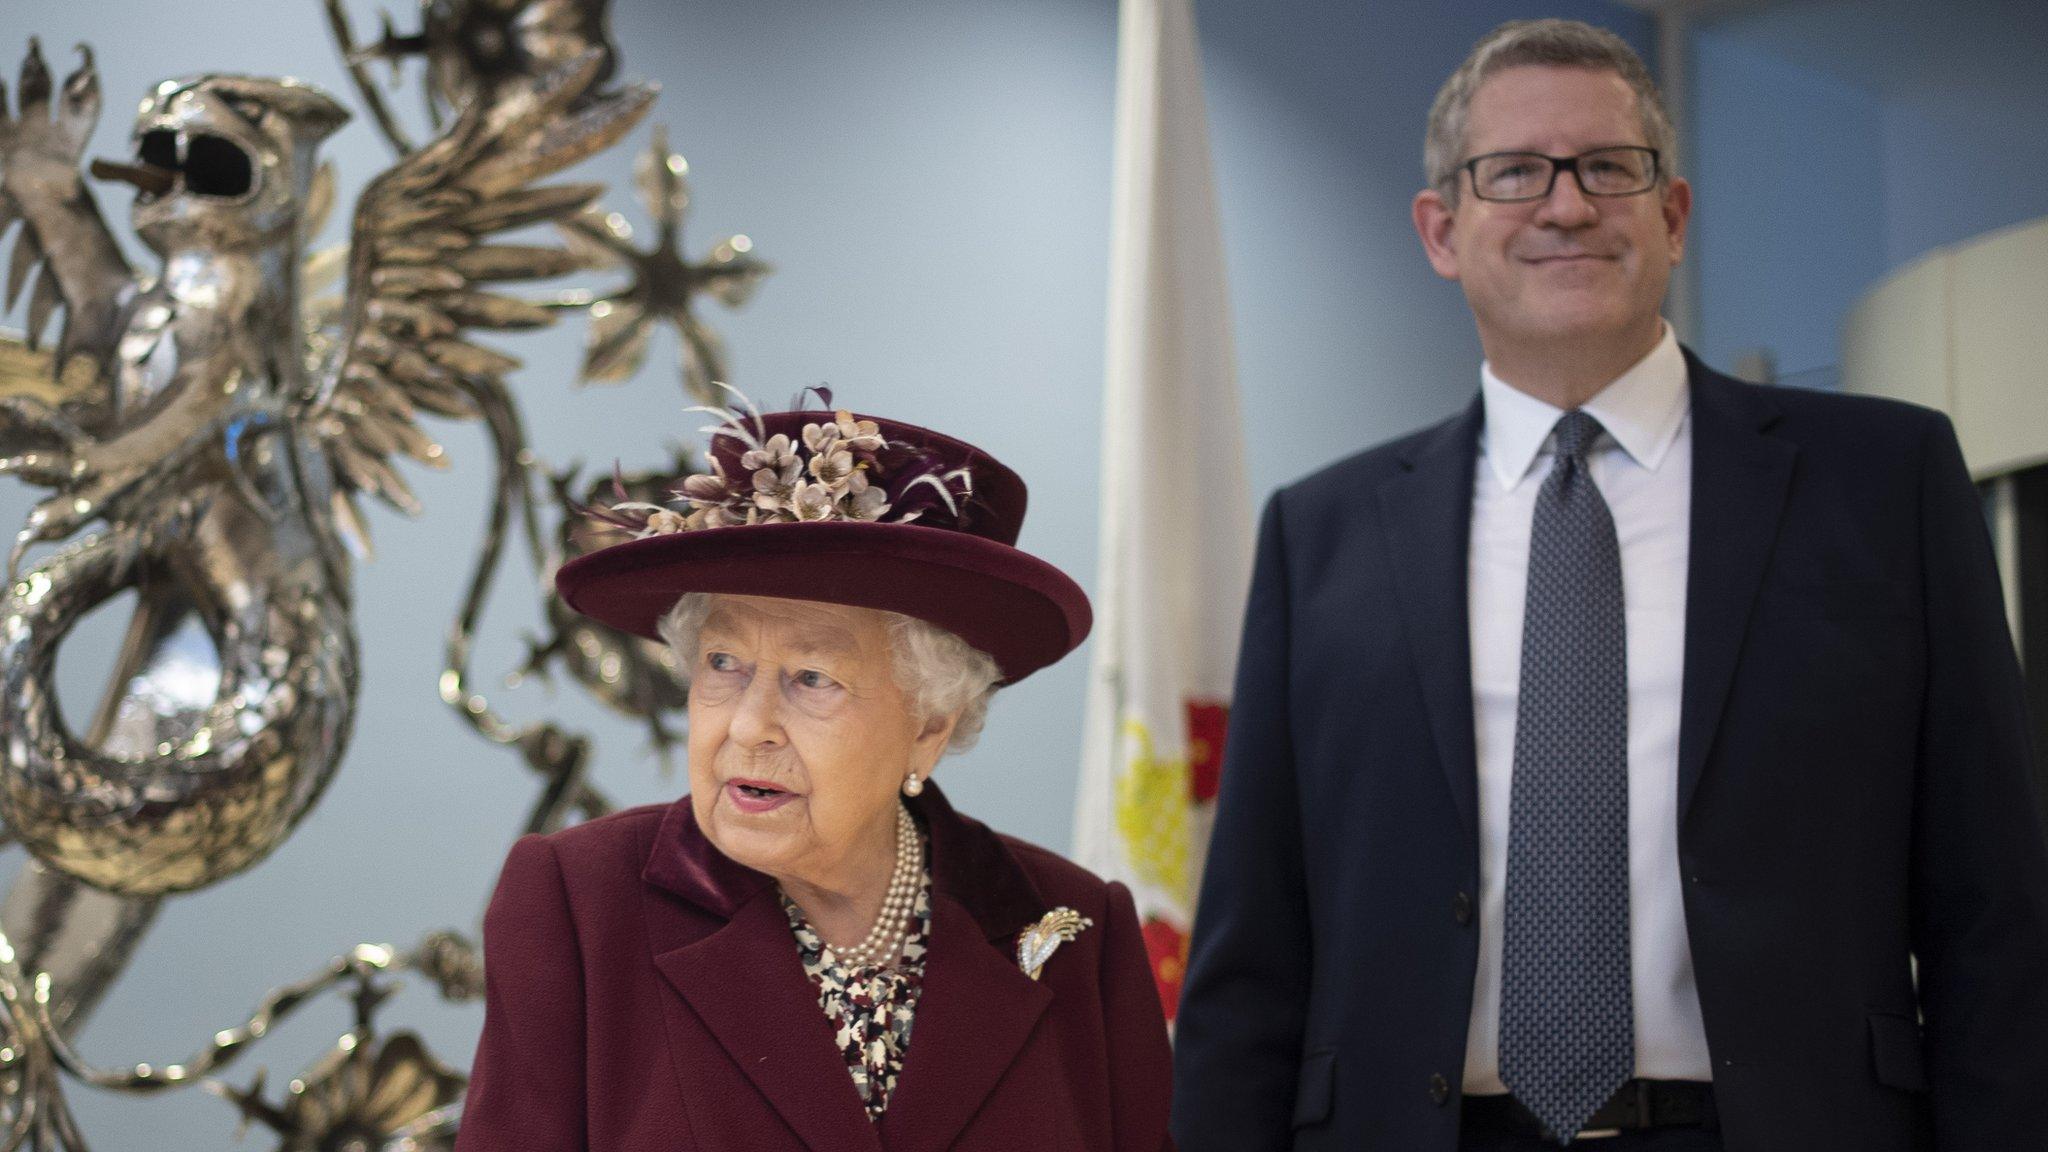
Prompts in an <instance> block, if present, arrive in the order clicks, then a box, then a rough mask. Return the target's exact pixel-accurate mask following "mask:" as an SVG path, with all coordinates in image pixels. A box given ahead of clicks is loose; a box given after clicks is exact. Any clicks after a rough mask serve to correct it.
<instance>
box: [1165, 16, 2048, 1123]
mask: <svg viewBox="0 0 2048 1152" xmlns="http://www.w3.org/2000/svg"><path fill="white" fill-rule="evenodd" d="M1670 150H1671V129H1670V127H1669V123H1668V120H1667V119H1666V116H1665V114H1664V112H1663V110H1662V108H1661V106H1660V102H1659V98H1658V96H1657V93H1656V90H1655V87H1654V85H1653V84H1652V82H1651V80H1650V78H1649V76H1648V74H1647V72H1646V70H1645V69H1644V68H1643V66H1642V63H1641V61H1640V60H1639V59H1638V58H1637V57H1636V56H1635V54H1634V53H1633V52H1632V51H1631V50H1630V49H1629V48H1628V47H1627V46H1626V45H1625V44H1624V43H1623V42H1622V41H1620V40H1619V39H1618V38H1616V37H1614V36H1612V35H1611V34H1609V33H1606V32H1603V31H1600V30H1597V29H1593V28H1590V27H1588V26H1586V25H1582V24H1576V23H1570V22H1564V21H1533V22H1525V23H1517V24H1510V25H1504V26H1503V27H1501V28H1500V29H1497V30H1495V32H1494V33H1492V34H1490V35H1489V36H1488V37H1487V38H1486V39H1484V40H1482V41H1481V42H1480V43H1479V45H1478V46H1477V47H1476V48H1475V49H1474V51H1473V54H1472V56H1471V57H1470V58H1468V60H1467V61H1466V62H1465V64H1464V65H1463V66H1462V67H1461V68H1460V69H1459V70H1458V72H1457V73H1455V74H1454V75H1453V76H1452V77H1451V79H1450V80H1449V81H1448V82H1447V83H1446V84H1445V86H1444V89H1443V91H1442V93H1441V94H1440V95H1439V97H1438V99H1437V102H1436V106H1435V108H1434V109H1433V110H1432V113H1431V118H1430V128H1429V140H1428V145H1427V150H1426V151H1427V158H1426V159H1427V165H1428V168H1429V172H1428V176H1429V180H1430V186H1429V187H1428V188H1427V189H1426V190H1425V191H1423V192H1422V193H1420V194H1419V195H1417V197H1416V198H1415V207H1414V215H1415V225H1416V230H1417V232H1418V233H1419V234H1420V236H1421V239H1422V243H1423V247H1424V248H1425V250H1426V251H1427V254H1428V257H1429V260H1430V263H1431V265H1432V266H1433V267H1434V268H1435V269H1436V271H1437V272H1438V273H1439V274H1441V275H1443V276H1445V277H1447V278H1450V279H1453V280H1456V281H1457V282H1458V283H1459V284H1460V285H1461V286H1462V288H1463V290H1464V292H1465V295H1466V298H1467V300H1468V302H1469V304H1470V306H1471V308H1472V314H1473V318H1474V320H1475V322H1476V324H1477V327H1478V331H1479V336H1480V342H1481V345H1482V346H1483V348H1484V350H1485V354H1486V361H1485V364H1484V365H1482V366H1481V368H1480V379H1481V384H1480V395H1479V397H1478V398H1477V399H1475V400H1474V402H1473V403H1472V404H1471V405H1470V406H1469V407H1468V408H1467V409H1466V410H1465V411H1464V412H1463V413H1462V414H1460V415H1458V416H1456V417H1453V418H1452V419H1450V420H1448V421H1446V422H1445V423H1443V424H1440V425H1437V426H1436V427H1433V428H1429V429H1426V430H1424V431H1422V432H1420V433H1417V434H1414V435H1411V436H1408V437H1406V438H1404V439H1401V440H1397V441H1395V442H1393V443H1391V444H1387V445H1384V446H1381V447H1378V448H1375V449H1372V450H1370V451H1368V452H1365V453H1362V454H1360V455H1358V456H1355V457H1352V458H1350V459H1348V460H1344V461H1342V462H1339V463H1338V464H1336V465H1333V466H1332V467H1330V468H1328V469H1326V470H1324V471H1322V472H1320V473H1317V474H1315V475H1313V476H1310V477H1308V478H1307V479H1304V480H1302V481H1300V482H1298V483H1296V484H1294V485H1291V486H1289V487H1287V488H1285V489H1283V490H1282V491H1280V492H1279V493H1278V494H1277V495H1275V496H1274V497H1273V499H1272V501H1271V502H1270V503H1269V504H1268V506H1267V508H1266V511H1265V515H1264V518H1263V523H1262V527H1261V530H1260V540H1259V549H1258V561H1257V572H1256V576H1255V578H1254V581H1253V587H1252V592H1251V598H1250V603H1249V606H1248V609H1247V613H1246V620H1245V632H1244V644H1243V650H1242V651H1243V654H1242V657H1241V661H1240V666H1239V670H1238V679H1237V690H1236V706H1235V716H1234V717H1233V719H1232V726H1231V734H1230V741H1229V747H1228V750H1227V753H1226V756H1225V762H1224V769H1223V782H1222V792H1221V797H1220V801H1219V808H1218V816H1217V825H1216V830H1215V838H1214V841H1213V843H1212V847H1211V850H1210V855H1209V859H1208V866H1207V872H1206V876H1205V880H1204V884H1203V888H1202V895H1201V903H1200V910H1199V914H1198V916H1197V919H1196V925H1195V934H1194V943H1193V949H1192V956H1191V966H1190V971H1189V976H1188V982H1187V986H1186V989H1185V992H1184V995H1183V998H1182V1001H1181V1007H1180V1018H1179V1023H1178V1040H1177V1052H1176V1081H1175V1104H1174V1108H1175V1113H1174V1119H1175V1133H1176V1136H1177V1138H1178V1140H1179V1141H1180V1145H1181V1147H1182V1148H1183V1149H1186V1150H1189V1152H1208V1150H1212V1149H1213V1150H1218V1152H1222V1150H1228V1152H1256V1150H1262V1149H1279V1148H1294V1149H1337V1148H1342V1149H1346V1150H1347V1152H1452V1150H1455V1149H1468V1150H1478V1149H1487V1150H1503V1152H1504V1150H1508V1149H1514V1150H1524V1149H1527V1150H1532V1152H1533V1150H1535V1149H1540V1148H1544V1147H1556V1146H1557V1145H1559V1144H1563V1143H1571V1144H1573V1145H1574V1146H1579V1145H1587V1146H1590V1147H1593V1148H1597V1149H1611V1150H1614V1152H1623V1150H1660V1152H1678V1150H1692V1149H1702V1150H1704V1149H1723V1148H1725V1149H1727V1150H1728V1152H1826V1150H1837V1149H1839V1150H1843V1152H1894V1150H1900V1152H1903V1150H1907V1149H1915V1150H1919V1149H1938V1150H1940V1152H1961V1150H1964V1149H1972V1150H1991V1149H1999V1150H2016V1149H2042V1148H2048V1116H2043V1115H2040V1114H2039V1109H2038V1108H2037V1107H2035V1106H2034V1101H2037V1100H2038V1099H2039V1098H2040V1094H2041V1092H2042V1089H2043V1086H2044V1085H2048V852H2044V848H2043V840H2042V834H2041V829H2040V827H2039V825H2038V821H2037V817H2036V815H2035V812H2036V809H2035V806H2034V803H2033V800H2032V797H2031V793H2030V789H2029V783H2028V775H2027V763H2028V756H2029V751H2028V741H2027V735H2026V730H2025V721H2024V715H2023V704H2022V696H2021V684H2020V678H2019V671H2018V668H2017V666H2016V663H2015V661H2014V658H2013V652H2012V646H2011V641H2010V638H2009V636H2008V634H2007V632H2006V624H2005V620H2004V617H2003V612H2002V609H2001V599H2000V595H1999V588H1998V581H1997V576H1996V572H1995V568H1994V565H1993V560H1992V555H1991V550H1990V546H1989V541H1988V537H1987V533H1986V531H1985V527H1984V523H1983V520H1982V516H1981V511H1980V507H1979V504H1978V502H1977V499H1976V496H1975V492H1974V490H1973V488H1972V487H1971V484H1970V481H1969V478H1968V476H1967V474H1966V473H1965V471H1964V468H1963V462H1962V459H1961V454H1960V452H1959V450H1958V447H1957V444H1956V440H1955V436H1954V434H1953V432H1952V431H1951V429H1950V426H1949V424H1948V421H1947V420H1946V419H1944V418H1943V417H1942V416H1940V415H1938V414H1936V413H1933V412H1929V411H1926V410H1924V409H1919V408H1914V407H1910V406H1907V405H1903V404H1897V403H1891V402H1887V401H1882V400H1875V399H1868V398H1861V397H1853V396H1846V395H1833V394H1820V393H1811V392H1803V391H1796V390H1790V389H1772V388H1762V387H1756V386H1751V385H1746V384H1742V383H1738V382H1736V381H1734V380H1731V379H1729V378H1727V377H1725V376H1722V375H1720V374H1719V373H1717V372H1714V371H1712V370H1711V369H1709V368H1707V367H1706V366H1705V365H1703V364H1702V363H1700V361H1699V360H1698V359H1697V358H1695V357H1694V356H1693V355H1692V354H1691V353H1690V352H1688V351H1686V350H1684V349H1682V348H1680V347H1679V346H1678V344H1677V343H1676V341H1675V340H1674V338H1673V336H1672V334H1671V332H1670V330H1669V328H1668V327H1667V326H1666V325H1665V324H1664V322H1663V321H1662V319H1661V318H1660V317H1659V315H1658V309H1659V307H1660V305H1661V302H1662V300H1663V297H1664V291H1665V287H1666V283H1667V281H1668V279H1669V276H1670V272H1671V269H1672V268H1673V267H1674V266H1675V265H1676V264H1677V263H1678V261H1679V258H1680V256H1681V254H1682V252H1683V249H1684V241H1685V226H1686V220H1687V216H1688V213H1689V210H1690V207H1691V190H1690V189H1689V188H1688V186H1687V185H1686V183H1685V181H1683V180H1679V179H1676V178H1674V177H1672V176H1671V175H1670V174H1669V173H1668V171H1667V170H1666V166H1665V159H1666V158H1667V157H1668V156H1669V155H1670Z"/></svg>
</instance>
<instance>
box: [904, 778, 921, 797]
mask: <svg viewBox="0 0 2048 1152" xmlns="http://www.w3.org/2000/svg"><path fill="white" fill-rule="evenodd" d="M903 794H904V795H905V796H922V795H924V781H923V780H921V779H919V778H918V775H917V773H915V772H912V773H911V774H910V776H909V778H907V779H905V780H904V781H903Z"/></svg>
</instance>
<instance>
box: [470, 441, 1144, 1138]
mask: <svg viewBox="0 0 2048 1152" xmlns="http://www.w3.org/2000/svg"><path fill="white" fill-rule="evenodd" d="M711 458H712V461H713V466H714V467H713V471H712V472H711V473H710V474H708V475H702V476H692V477H689V478H687V480H686V481H685V483H684V485H683V487H681V488H680V489H678V490H677V491H678V493H679V495H680V496H682V497H683V500H681V501H679V502H678V505H679V506H678V507H674V508H671V507H665V506H655V505H644V504H621V505H615V506H613V507H612V508H611V509H610V510H609V511H607V512H605V513H602V515H603V516H604V518H606V519H608V520H610V521H611V522H612V523H614V524H618V525H623V526H625V527H627V528H630V529H631V530H632V531H633V533H634V538H633V539H630V540H628V541H626V542H623V543H618V544H614V545H611V546H609V547H605V548H601V549H598V550H596V551H593V552H591V553H589V554H587V555H585V556H582V557H580V558H578V559H576V560H574V561H572V562H571V563H569V564H567V565H565V566H564V567H563V568H562V570H561V572H560V573H559V575H558V576H557V579H556V586H557V589H558V590H559V591H560V593H561V595H562V596H563V598H564V599H565V600H566V601H567V602H568V603H569V604H570V605H571V606H573V607H574V608H576V609H577V610H578V611H580V612H583V613H586V614H588V615H590V616H592V617H594V618H596V619H597V620H599V621H602V622H603V623H605V624H608V625H611V626H613V627H615V628H619V629H621V630H624V631H628V632H633V633H637V634H639V635H642V636H650V637H652V636H657V635H658V636H660V637H661V638H662V639H664V640H666V641H667V642H668V643H669V644H671V645H673V646H674V648H675V649H676V651H677V655H678V658H679V660H680V661H681V662H682V666H683V667H686V668H688V669H689V670H690V671H689V681H690V704H689V707H690V732H689V737H690V744H689V747H690V753H689V764H690V770H689V775H690V794H689V795H688V796H686V797H684V798H683V799H681V800H679V801H677V802H676V803H674V804H673V805H669V806H666V807H661V806H655V807H648V808H640V809H634V810H631V811H626V812H620V813H617V814H614V815H611V816H607V817H605V818H603V819H599V820H593V821H590V822H589V823H586V824H582V825H579V826H577V827H574V828H570V829H567V830H565V831H562V832H558V833H555V834H554V835H551V836H544V837H538V836H529V837H527V838H525V839H522V840H521V841H520V842H519V843H518V844H516V845H515V846H514V847H513V849H512V853H511V856H510V858H509V859H508V860H507V862H506V865H505V870H504V875H503V878H502V879H501V880H500V882H499V885H498V890H497V894H496V895H495V896H494V897H493V898H492V901H491V906H490V911H489V914H488V915H487V917H486V919H485V925H484V946H485V959H486V963H487V972H488V982H489V998H488V1007H487V1011H486V1015H485V1018H484V1032H483V1039H482V1041H481V1043H480V1044H479V1046H478V1050H477V1058H476V1064H475V1071H474V1073H473V1079H472V1082H471V1086H470V1090H469V1098H468V1102H467V1105H466V1108H465V1114H464V1117H463V1123H462V1134H461V1137H460V1139H459V1140H458V1142H457V1148H458V1149H460V1150H462V1152H485V1150H492V1152H497V1150H511V1149H534V1150H537V1152H538V1150H546V1152H556V1150H569V1149H593V1150H595V1149H606V1150H610V1149H619V1150H626V1149H635V1150H638V1149H644V1150H647V1152H655V1150H657V1149H658V1150H661V1152H684V1150H689V1149H705V1150H710V1149H720V1150H725V1149H733V1150H746V1152H776V1150H780V1149H792V1150H794V1149H821V1150H829V1152H856V1150H881V1149H942V1148H957V1149H1058V1150H1060V1152H1070V1150H1077V1149H1088V1150H1109V1149H1117V1150H1125V1149H1128V1150H1142V1152H1159V1150H1160V1149H1162V1148H1167V1147H1170V1143H1169V1140H1168V1137H1167V1134H1166V1122H1167V1112H1168V1100H1167V1094H1168V1090H1169V1083H1170V1075H1169V1067H1168V1065H1169V1057H1168V1051H1167V1040H1166V1026H1165V1023H1164V1020H1163V1018H1162V1015H1161V1012H1160V1006H1159V1002H1158V999H1157V996H1156V993H1155V992H1154V989H1153V985H1152V981H1151V979H1150V970H1149V966H1148V964H1147V961H1146V958H1145V950H1144V945H1143V943H1142V941H1141V939H1140V936H1139V931H1138V923H1137V918H1136V915H1135V912H1134V911H1133V908H1132V903H1131V897H1130V893H1129V892H1128V891H1126V890H1125V889H1124V888H1123V886H1121V885H1119V884H1114V883H1107V884H1106V883H1104V882H1103V881H1101V880H1099V879H1097V878H1096V877H1095V876H1093V875H1091V874H1089V873H1088V872H1086V871H1084V870H1082V869H1080V868H1078V867H1076V866H1074V865H1072V864H1069V863H1067V862H1066V861H1064V860H1062V859H1060V858H1059V857H1057V856H1055V855H1053V854H1052V853H1050V852H1047V851H1045V850H1043V849H1040V848H1035V847H1032V846H1031V845H1028V844H1024V843H1022V842H1019V841H1017V840H1013V839H1011V838H1009V837H1007V836H1002V835H999V834H997V833H995V832H992V831H990V830H989V829H988V828H987V827H985V826H983V825H982V824H980V823H978V822H977V821H974V820H972V819H969V818H967V817H965V816H962V815H960V814H959V813H957V812H955V811H954V810H953V808H952V807H951V806H950V805H948V804H947V803H946V800H945V798H944V797H943V796H942V795H941V794H940V792H939V790H938V788H937V787H935V786H934V785H932V784H931V783H930V780H931V776H932V771H933V769H934V767H936V766H937V764H938V762H939V760H940V758H941V757H942V756H943V755H944V754H945V753H946V752H947V751H948V750H949V749H959V748H963V747H965V746H967V745H968V744H969V743H971V742H972V741H973V739H974V737H975V734H976V733H977V732H978V731H979V730H980V728H981V724H982V719H983V717H984V715H985V714H986V711H987V708H988V701H989V696H990V694H991V693H992V692H993V691H994V690H995V688H996V687H998V686H999V685H1002V684H1009V683H1015V682H1016V681H1018V680H1021V679H1023V678H1024V677H1025V676H1027V675H1029V674H1030V673H1031V672H1033V671H1035V670H1036V669H1038V668H1041V667H1044V666H1045V665H1047V664H1050V663H1052V662H1054V661H1055V660H1058V659H1059V658H1060V657H1062V656H1064V655H1065V654H1066V653H1068V652H1070V651H1071V650H1072V649H1073V648H1074V647H1075V646H1076V645H1078V644H1079V643H1080V642H1081V639H1082V638H1083V637H1084V636H1085V635H1086V634H1087V631H1088V624H1089V613H1088V604H1087V599H1086V597H1085V596H1084V595H1083V594H1082V592H1081V590H1080V588H1078V587H1077V586H1076V585H1075V584H1074V582H1073V581H1072V580H1069V579H1068V578H1067V577H1066V576H1065V575H1063V574H1062V573H1060V572H1059V571H1058V570H1057V569H1055V568H1053V567H1052V566H1051V565H1048V564H1046V563H1044V562H1043V561H1041V560H1038V559H1035V558H1033V557H1031V556H1029V555H1026V554H1025V553H1023V552H1020V551H1018V550H1017V549H1016V548H1015V547H1014V546H1013V545H1014V542H1015V540H1016V537H1017V531H1018V528H1019V527H1020V525H1021V523H1022V520H1023V514H1024V503H1025V492H1024V485H1023V482H1022V481H1021V480H1019V479H1018V478H1017V476H1016V475H1015V474H1014V473H1012V472H1010V471H1009V470H1008V469H1006V468H1004V467H1003V466H1002V465H1000V464H998V463H997V462H996V461H994V460H993V459H991V458H989V457H988V456H987V455H985V454H983V453H981V452H978V451H976V450H975V449H973V448H972V447H971V446H969V445H967V444H963V443H961V442H959V441H957V440H953V439H950V438H948V437H946V436H942V435H940V434H938V433H936V432H931V431H928V430H925V429H921V428H916V427H913V426H910V425H906V424H899V423H893V422H888V421H880V420H869V419H864V418H857V417H854V416H852V415H851V414H849V413H845V412H838V413H830V412H785V413H776V414H772V415H769V416H766V417H759V416H751V415H746V414H742V413H739V412H737V411H734V412H731V413H728V416H727V420H726V423H725V424H724V425H723V426H722V427H720V428H719V429H718V430H717V434H716V435H715V436H714V438H713V444H712V457H711ZM1018 770H1021V771H1029V770H1030V766H1028V765H1024V766H1019V769H1018Z"/></svg>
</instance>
